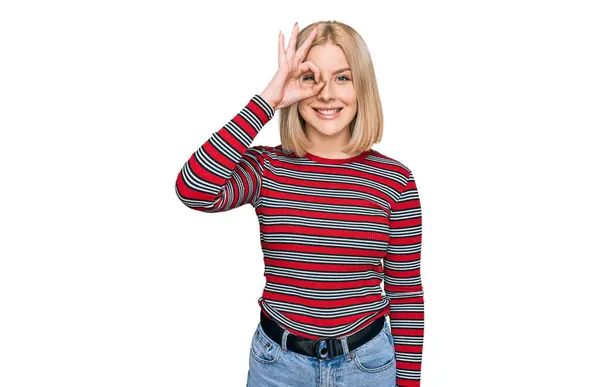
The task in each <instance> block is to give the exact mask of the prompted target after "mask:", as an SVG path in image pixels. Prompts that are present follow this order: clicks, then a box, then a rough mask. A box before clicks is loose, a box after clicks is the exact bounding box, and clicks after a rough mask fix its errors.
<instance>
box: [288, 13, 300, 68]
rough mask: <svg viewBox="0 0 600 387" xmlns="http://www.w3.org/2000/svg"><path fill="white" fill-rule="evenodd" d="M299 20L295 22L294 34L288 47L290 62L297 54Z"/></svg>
mask: <svg viewBox="0 0 600 387" xmlns="http://www.w3.org/2000/svg"><path fill="white" fill-rule="evenodd" d="M298 28H299V27H298V22H296V23H295V24H294V28H293V29H292V36H291V37H290V41H289V43H288V47H287V60H288V63H290V62H291V61H292V60H293V59H294V57H295V56H296V42H297V40H298Z"/></svg>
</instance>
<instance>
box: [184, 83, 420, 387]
mask: <svg viewBox="0 0 600 387" xmlns="http://www.w3.org/2000/svg"><path fill="white" fill-rule="evenodd" d="M274 114H275V111H274V110H273V108H272V107H271V106H270V105H269V104H268V103H267V102H266V101H265V100H264V99H263V98H262V97H261V96H260V95H258V94H257V95H254V96H253V97H252V98H251V99H250V101H249V102H248V103H247V104H246V106H245V107H244V108H243V109H242V110H241V111H240V112H239V113H238V114H236V116H235V117H233V118H232V119H231V120H230V121H229V122H228V123H227V124H226V125H225V126H224V127H222V128H221V129H220V130H218V131H216V132H214V133H213V134H212V135H211V136H210V138H209V139H208V140H207V141H206V142H205V143H204V144H203V145H202V146H200V148H199V149H198V150H197V151H196V152H194V153H193V154H192V155H191V157H190V158H189V160H188V161H187V162H186V163H185V164H184V165H183V168H182V169H181V171H180V172H179V174H178V176H177V180H176V183H175V191H176V194H177V196H178V198H179V199H180V200H181V201H182V202H183V203H184V204H185V205H186V206H188V207H189V208H191V209H194V210H198V211H203V212H208V213H212V212H220V211H228V210H231V209H234V208H236V207H239V206H242V205H244V204H248V203H249V204H251V205H252V207H253V208H254V209H255V212H256V215H257V216H258V221H259V225H260V242H261V247H262V251H263V256H264V268H265V269H264V275H265V278H266V284H265V287H264V290H263V293H262V295H261V296H260V298H259V299H258V304H259V306H260V308H261V309H262V311H263V312H264V313H266V314H267V315H268V316H270V317H271V318H272V319H273V320H275V321H276V322H278V323H279V324H280V325H282V326H283V327H285V328H286V329H287V330H288V331H290V332H291V333H293V334H295V335H298V336H303V337H307V338H311V339H316V338H319V337H323V336H329V337H340V336H343V335H349V334H352V333H354V332H356V331H358V330H360V329H361V328H364V327H365V326H366V325H368V324H369V323H371V322H372V321H373V320H375V319H377V318H378V317H381V316H383V315H386V314H387V315H389V318H390V325H391V330H392V335H393V336H394V343H395V350H396V384H397V386H409V387H416V386H419V385H420V379H421V378H420V374H421V355H422V348H423V331H424V300H423V287H422V284H421V276H420V255H421V206H420V201H419V196H418V193H417V187H416V185H415V180H414V176H413V174H412V172H411V170H410V169H409V168H408V167H407V166H405V165H404V164H402V163H401V162H399V161H396V160H394V159H392V158H390V157H387V156H385V155H383V154H382V153H380V152H378V151H376V150H374V149H370V150H368V151H366V152H364V153H363V154H361V155H358V156H355V157H351V158H346V159H331V158H325V157H320V156H317V155H313V154H311V153H307V154H306V155H305V156H304V157H300V156H298V155H297V154H296V153H294V152H293V151H289V150H286V149H283V148H282V146H281V145H278V146H266V145H255V146H250V144H251V143H252V141H253V139H254V138H255V136H256V135H257V134H258V132H259V131H260V130H261V129H262V128H263V126H264V125H265V124H266V123H267V122H269V121H270V120H271V119H272V118H273V116H274ZM382 280H383V283H384V286H383V290H384V291H385V294H383V292H382V288H381V281H382Z"/></svg>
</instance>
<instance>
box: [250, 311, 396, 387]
mask: <svg viewBox="0 0 600 387" xmlns="http://www.w3.org/2000/svg"><path fill="white" fill-rule="evenodd" d="M284 329H285V328H284ZM289 334H290V332H289V331H288V330H286V329H285V330H284V333H283V337H282V343H281V345H279V344H277V343H276V342H275V341H273V340H271V338H269V336H267V335H266V334H265V332H264V331H263V329H262V326H261V324H260V323H259V324H258V326H257V328H256V330H255V332H254V334H253V336H252V344H251V347H250V356H249V357H250V359H249V360H250V368H249V370H248V381H247V384H246V387H395V386H396V359H395V350H394V339H393V337H392V332H391V329H390V325H389V322H388V321H387V319H386V320H385V324H384V327H383V329H382V330H381V332H379V334H377V336H375V337H374V338H372V339H371V340H370V341H368V342H366V343H364V344H363V345H361V346H360V347H358V348H356V349H354V350H353V351H351V352H350V351H349V350H348V343H347V340H346V337H342V346H343V348H344V353H343V354H341V355H339V356H336V357H333V358H331V359H326V360H322V359H319V358H316V357H311V356H306V355H302V354H299V353H296V352H293V351H292V350H290V349H287V346H286V344H287V343H286V338H287V336H288V335H289Z"/></svg>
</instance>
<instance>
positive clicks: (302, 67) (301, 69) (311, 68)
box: [298, 60, 321, 83]
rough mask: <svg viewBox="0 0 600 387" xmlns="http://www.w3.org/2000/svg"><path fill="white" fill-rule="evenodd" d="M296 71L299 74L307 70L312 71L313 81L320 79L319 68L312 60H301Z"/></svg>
mask: <svg viewBox="0 0 600 387" xmlns="http://www.w3.org/2000/svg"><path fill="white" fill-rule="evenodd" d="M298 72H299V73H300V75H302V74H304V73H308V72H312V73H313V75H314V78H315V82H317V83H318V82H319V81H320V80H321V70H319V68H318V67H317V65H316V64H314V62H312V61H310V60H307V61H306V62H302V63H301V64H300V67H298Z"/></svg>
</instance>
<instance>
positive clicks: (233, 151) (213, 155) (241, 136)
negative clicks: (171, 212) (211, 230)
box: [175, 94, 275, 212]
mask: <svg viewBox="0 0 600 387" xmlns="http://www.w3.org/2000/svg"><path fill="white" fill-rule="evenodd" d="M274 115H275V110H274V109H273V107H272V106H271V105H270V104H269V102H267V100H266V99H265V98H263V97H262V96H261V95H259V94H256V95H254V96H253V97H252V98H251V99H250V101H249V102H248V103H247V104H246V106H245V107H244V108H243V109H242V110H241V111H240V112H239V113H238V114H237V115H236V116H235V117H233V118H232V119H231V120H230V121H229V122H228V123H227V124H226V125H225V126H224V127H222V128H221V129H219V130H218V131H216V132H214V133H213V134H212V135H211V136H210V138H209V139H208V140H207V141H206V142H205V143H204V144H202V146H200V148H199V149H198V150H197V151H196V152H194V153H193V154H192V155H191V157H190V158H189V160H188V161H187V162H186V163H185V164H184V165H183V167H182V168H181V171H180V172H179V174H178V175H177V180H176V181H175V192H176V194H177V197H178V198H179V200H181V202H182V203H183V204H185V205H186V206H187V207H189V208H191V209H193V210H197V211H203V212H222V211H227V210H230V209H233V208H236V207H239V206H241V205H243V204H246V203H252V204H253V206H254V205H255V203H256V201H257V200H258V198H259V194H260V188H261V183H262V173H263V165H264V164H263V161H264V155H263V151H264V149H265V148H266V147H265V146H262V145H259V146H254V147H250V144H251V143H252V140H254V138H255V137H256V135H257V134H258V132H259V131H260V130H261V129H262V128H263V126H264V125H265V124H266V123H267V122H269V121H270V120H271V119H272V118H273V116H274Z"/></svg>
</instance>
